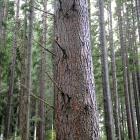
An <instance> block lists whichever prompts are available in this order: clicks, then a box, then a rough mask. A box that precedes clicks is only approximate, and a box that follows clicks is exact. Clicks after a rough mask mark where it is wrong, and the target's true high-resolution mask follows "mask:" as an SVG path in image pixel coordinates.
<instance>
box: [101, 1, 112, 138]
mask: <svg viewBox="0 0 140 140" xmlns="http://www.w3.org/2000/svg"><path fill="white" fill-rule="evenodd" d="M99 12H100V14H99V23H100V48H101V59H102V60H101V62H102V79H103V80H102V82H103V83H102V85H103V98H104V111H105V112H104V113H105V114H104V115H105V127H106V135H107V139H108V140H114V139H115V135H114V133H115V130H114V121H113V110H112V101H111V92H110V83H109V70H108V55H107V48H106V37H105V23H104V0H99Z"/></svg>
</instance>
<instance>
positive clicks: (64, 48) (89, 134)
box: [54, 0, 99, 140]
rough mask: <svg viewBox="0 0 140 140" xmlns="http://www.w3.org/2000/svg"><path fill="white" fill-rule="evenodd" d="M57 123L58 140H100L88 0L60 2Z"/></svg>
mask: <svg viewBox="0 0 140 140" xmlns="http://www.w3.org/2000/svg"><path fill="white" fill-rule="evenodd" d="M55 10H56V21H55V38H56V40H55V43H56V45H55V53H56V54H57V57H55V75H54V78H55V82H56V83H55V121H56V135H57V138H56V139H57V140H98V139H99V126H98V113H97V107H96V97H95V86H94V80H93V65H92V56H91V48H90V47H91V46H90V43H91V42H90V27H89V13H88V1H87V0H79V1H76V0H69V1H66V0H57V2H56V9H55Z"/></svg>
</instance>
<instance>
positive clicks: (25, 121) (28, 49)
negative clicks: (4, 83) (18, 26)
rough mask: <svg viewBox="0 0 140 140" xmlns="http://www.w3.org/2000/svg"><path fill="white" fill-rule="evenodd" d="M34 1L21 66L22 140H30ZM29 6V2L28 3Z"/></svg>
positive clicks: (31, 5) (30, 5)
mask: <svg viewBox="0 0 140 140" xmlns="http://www.w3.org/2000/svg"><path fill="white" fill-rule="evenodd" d="M33 2H34V1H33V0H30V1H29V7H30V8H29V29H28V31H29V32H28V39H27V13H26V12H25V19H24V26H25V27H24V36H23V37H24V43H23V44H24V48H23V52H22V58H23V60H22V64H21V70H22V75H21V96H20V133H21V140H29V136H30V129H29V123H30V122H29V119H30V95H31V91H32V88H31V84H32V82H31V68H32V37H33ZM26 4H27V1H26Z"/></svg>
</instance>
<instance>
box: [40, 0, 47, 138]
mask: <svg viewBox="0 0 140 140" xmlns="http://www.w3.org/2000/svg"><path fill="white" fill-rule="evenodd" d="M43 5H44V11H47V0H45V1H44V4H43ZM46 20H47V19H46V13H43V31H42V38H41V42H42V43H41V44H42V46H43V47H44V48H46V32H47V25H46ZM44 48H41V60H40V75H39V76H40V98H41V99H42V100H45V93H46V52H45V50H44ZM39 117H40V119H41V121H40V122H39V129H38V131H39V132H38V139H39V140H45V124H46V123H45V104H44V103H43V102H42V101H40V103H39Z"/></svg>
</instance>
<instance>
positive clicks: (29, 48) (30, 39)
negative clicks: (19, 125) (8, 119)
mask: <svg viewBox="0 0 140 140" xmlns="http://www.w3.org/2000/svg"><path fill="white" fill-rule="evenodd" d="M33 6H34V0H29V30H28V32H29V33H28V44H27V83H26V87H27V95H26V96H27V104H26V109H27V110H26V123H27V125H26V130H25V132H24V134H23V135H24V139H23V140H29V139H30V121H29V120H30V95H31V91H32V79H31V71H32V45H33V14H34V11H33V10H34V8H33Z"/></svg>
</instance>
